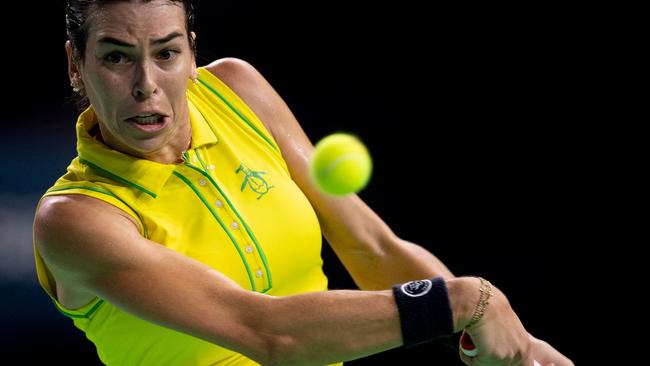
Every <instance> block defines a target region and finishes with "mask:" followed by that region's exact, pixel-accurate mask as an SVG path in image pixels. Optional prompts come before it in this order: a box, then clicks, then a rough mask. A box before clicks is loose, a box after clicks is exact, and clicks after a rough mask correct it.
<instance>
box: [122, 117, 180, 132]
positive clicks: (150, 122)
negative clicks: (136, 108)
mask: <svg viewBox="0 0 650 366" xmlns="http://www.w3.org/2000/svg"><path fill="white" fill-rule="evenodd" d="M170 120H171V118H170V117H169V116H166V115H164V114H162V113H158V112H140V113H138V114H136V115H134V116H132V117H129V118H127V119H126V120H125V121H126V122H128V123H129V124H130V125H131V126H133V127H135V128H136V129H138V130H140V131H144V132H156V131H159V130H162V129H163V128H165V126H167V125H168V124H169V122H170Z"/></svg>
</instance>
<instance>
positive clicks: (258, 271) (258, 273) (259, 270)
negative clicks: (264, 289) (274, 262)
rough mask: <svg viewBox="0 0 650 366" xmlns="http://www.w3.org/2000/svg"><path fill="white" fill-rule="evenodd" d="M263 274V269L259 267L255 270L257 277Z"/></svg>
mask: <svg viewBox="0 0 650 366" xmlns="http://www.w3.org/2000/svg"><path fill="white" fill-rule="evenodd" d="M263 274H264V272H262V270H261V269H258V270H257V271H255V277H257V278H260V277H262V275H263Z"/></svg>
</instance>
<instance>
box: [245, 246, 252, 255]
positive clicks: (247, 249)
mask: <svg viewBox="0 0 650 366" xmlns="http://www.w3.org/2000/svg"><path fill="white" fill-rule="evenodd" d="M246 253H248V254H251V253H253V247H252V246H250V245H247V246H246Z"/></svg>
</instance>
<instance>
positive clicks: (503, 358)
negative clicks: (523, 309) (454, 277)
mask: <svg viewBox="0 0 650 366" xmlns="http://www.w3.org/2000/svg"><path fill="white" fill-rule="evenodd" d="M476 292H478V286H477V287H476ZM492 293H493V295H492V297H491V298H490V299H489V304H488V306H487V308H486V309H485V313H484V315H483V318H482V319H481V320H480V321H478V322H477V323H476V324H474V325H472V326H469V327H467V328H466V329H465V332H467V333H468V334H469V335H470V337H471V338H472V340H473V342H474V344H475V345H476V347H477V349H478V350H479V352H478V354H477V355H476V357H468V356H466V355H465V354H463V353H462V352H460V351H459V353H460V358H461V360H462V361H463V363H465V364H466V365H472V366H510V365H512V366H532V365H533V359H534V357H535V356H536V354H535V353H534V351H535V350H536V348H535V347H534V343H533V338H531V337H530V335H529V334H528V332H527V331H526V329H525V328H524V326H523V325H522V324H521V321H520V320H519V318H518V317H517V314H515V312H514V311H513V310H512V307H511V306H510V303H509V302H508V299H507V298H506V297H505V295H504V294H503V293H502V292H501V291H500V290H499V289H497V288H496V287H494V286H492ZM469 317H471V315H469ZM469 317H467V318H466V319H469ZM535 344H537V343H535ZM549 347H550V346H549ZM539 348H540V352H542V353H544V352H546V351H544V350H546V348H543V347H541V346H540V347H539ZM544 354H545V353H544ZM540 362H541V360H540ZM557 366H559V365H557Z"/></svg>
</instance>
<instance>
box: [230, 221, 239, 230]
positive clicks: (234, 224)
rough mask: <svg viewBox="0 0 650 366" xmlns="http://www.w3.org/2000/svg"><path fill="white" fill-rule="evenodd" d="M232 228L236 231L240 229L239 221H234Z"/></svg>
mask: <svg viewBox="0 0 650 366" xmlns="http://www.w3.org/2000/svg"><path fill="white" fill-rule="evenodd" d="M230 226H232V228H233V229H235V230H237V229H239V224H238V223H237V221H233V223H232V224H230Z"/></svg>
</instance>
